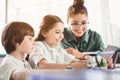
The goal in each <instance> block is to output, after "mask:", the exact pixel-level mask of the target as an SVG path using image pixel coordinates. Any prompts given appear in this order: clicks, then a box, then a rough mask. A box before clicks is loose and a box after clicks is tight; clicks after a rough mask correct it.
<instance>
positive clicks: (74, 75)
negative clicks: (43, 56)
mask: <svg viewBox="0 0 120 80" xmlns="http://www.w3.org/2000/svg"><path fill="white" fill-rule="evenodd" d="M119 76H120V69H109V70H102V69H99V68H93V69H81V70H67V69H66V70H37V71H34V72H31V73H28V75H27V78H26V79H27V80H116V79H117V80H120V77H119Z"/></svg>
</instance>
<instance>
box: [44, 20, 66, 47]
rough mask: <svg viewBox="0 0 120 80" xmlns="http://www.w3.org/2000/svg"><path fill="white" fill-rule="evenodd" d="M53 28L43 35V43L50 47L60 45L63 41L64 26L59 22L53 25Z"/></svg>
mask: <svg viewBox="0 0 120 80" xmlns="http://www.w3.org/2000/svg"><path fill="white" fill-rule="evenodd" d="M53 26H54V27H53V28H52V29H51V30H49V31H48V32H45V33H43V36H44V37H45V41H46V42H47V44H48V45H49V46H50V47H54V46H57V45H59V44H60V42H61V40H62V39H63V37H64V36H63V32H64V25H63V23H61V22H58V23H55V24H54V25H53Z"/></svg>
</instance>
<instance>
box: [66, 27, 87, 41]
mask: <svg viewBox="0 0 120 80" xmlns="http://www.w3.org/2000/svg"><path fill="white" fill-rule="evenodd" d="M67 33H68V35H69V36H67V41H68V42H71V41H74V40H75V39H76V38H75V35H74V34H73V33H72V31H71V29H70V28H69V27H68V28H67ZM88 39H89V29H88V30H86V32H85V33H84V34H83V36H82V37H81V40H83V41H85V42H88Z"/></svg>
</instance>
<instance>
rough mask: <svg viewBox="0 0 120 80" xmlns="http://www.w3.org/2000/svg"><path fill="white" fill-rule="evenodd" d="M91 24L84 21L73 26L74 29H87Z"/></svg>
mask: <svg viewBox="0 0 120 80" xmlns="http://www.w3.org/2000/svg"><path fill="white" fill-rule="evenodd" d="M88 24H89V22H87V21H83V22H82V23H79V24H78V23H72V24H71V26H72V27H74V28H78V27H82V28H85V27H87V25H88Z"/></svg>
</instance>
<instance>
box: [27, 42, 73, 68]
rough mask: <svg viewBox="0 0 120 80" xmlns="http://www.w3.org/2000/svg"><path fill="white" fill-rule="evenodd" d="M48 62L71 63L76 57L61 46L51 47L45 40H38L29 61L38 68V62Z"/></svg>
mask: <svg viewBox="0 0 120 80" xmlns="http://www.w3.org/2000/svg"><path fill="white" fill-rule="evenodd" d="M42 59H45V60H47V62H48V63H67V64H69V63H70V62H71V61H72V60H74V59H75V57H74V56H73V55H71V54H68V53H67V52H66V51H65V50H64V49H63V48H62V47H61V46H56V47H54V48H50V47H49V45H48V44H47V43H46V42H45V41H37V42H36V43H35V48H34V50H33V52H32V53H31V54H30V58H29V62H30V64H31V66H32V67H33V68H37V64H38V63H39V62H40V61H41V60H42Z"/></svg>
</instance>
